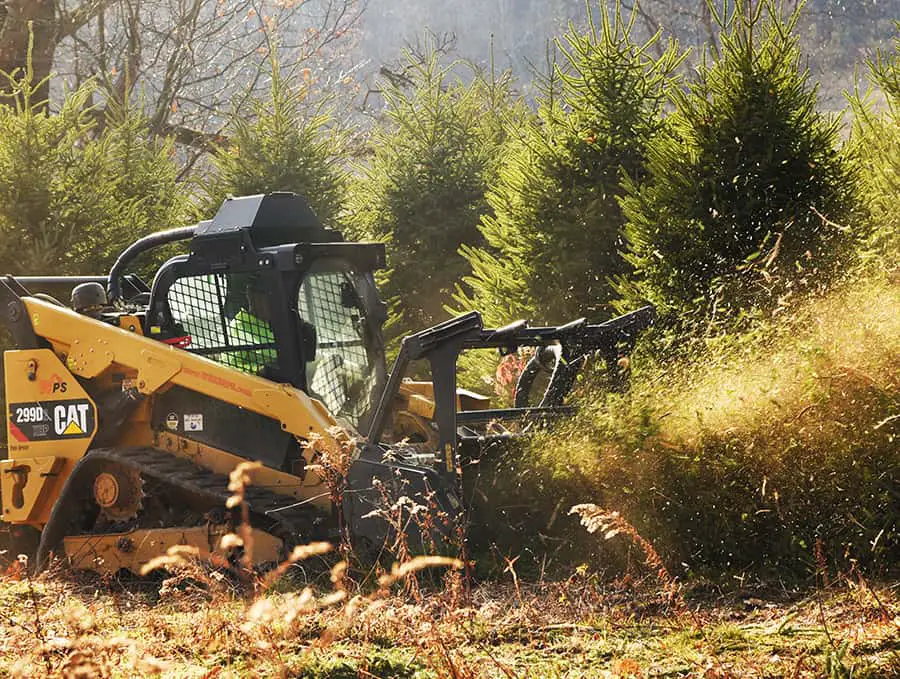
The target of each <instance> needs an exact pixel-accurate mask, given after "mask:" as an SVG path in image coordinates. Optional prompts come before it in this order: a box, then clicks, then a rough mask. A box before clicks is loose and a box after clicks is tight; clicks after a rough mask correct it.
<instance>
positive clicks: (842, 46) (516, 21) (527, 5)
mask: <svg viewBox="0 0 900 679" xmlns="http://www.w3.org/2000/svg"><path fill="white" fill-rule="evenodd" d="M795 2H796V0H795ZM795 2H786V3H785V4H786V5H788V6H791V5H793V4H795ZM592 4H594V5H596V4H597V0H592ZM622 5H623V7H630V5H631V3H627V2H623V3H622ZM640 7H641V12H642V14H641V16H640V18H639V20H638V25H639V26H640V27H642V29H643V30H644V31H645V32H648V33H649V30H650V28H651V27H655V26H656V25H659V26H661V27H662V28H663V30H664V31H665V33H666V34H667V35H669V36H673V37H675V38H677V39H678V41H679V42H680V43H681V44H682V45H683V46H684V47H692V48H694V57H697V56H698V55H699V50H700V49H701V48H702V46H703V45H704V44H705V43H706V42H707V41H708V36H709V27H710V26H711V25H712V22H711V17H709V16H708V15H707V13H706V12H705V0H692V1H688V0H643V2H642V3H641V5H640ZM585 17H586V12H585V5H584V2H582V1H581V0H485V1H484V2H480V3H473V2H470V1H468V0H421V1H420V2H415V3H409V2H405V1H404V0H369V3H368V6H367V8H366V11H365V12H364V14H363V17H362V23H361V41H360V51H361V53H362V56H363V58H365V59H367V60H369V64H368V65H367V68H366V69H365V70H366V71H367V72H370V73H372V72H376V71H377V70H378V68H379V67H380V66H381V65H382V64H385V63H389V62H391V61H392V60H393V59H395V58H396V57H397V54H398V52H399V50H400V49H401V48H402V47H403V45H404V44H405V43H410V44H415V43H416V41H417V40H420V39H421V37H422V35H423V32H424V30H425V28H426V27H428V28H429V29H430V30H431V31H433V32H435V33H437V34H443V33H452V34H454V35H455V38H456V49H457V53H458V54H459V55H460V56H462V57H465V58H468V59H472V60H474V61H477V62H480V63H482V64H485V65H487V64H488V63H489V60H490V54H491V41H492V40H493V48H494V49H493V54H494V59H495V65H496V66H497V68H507V67H511V68H512V69H513V70H514V71H515V72H516V73H517V74H518V75H519V76H520V77H522V78H523V80H530V77H529V64H533V65H535V66H537V67H539V68H540V67H543V66H544V64H545V63H546V55H547V51H546V47H547V43H548V40H549V39H550V38H552V37H553V36H555V35H558V34H560V33H561V32H562V30H563V29H564V27H565V26H567V25H568V23H569V22H574V23H575V24H576V25H580V24H584V23H585V21H586V19H585ZM898 19H900V0H855V1H854V2H846V0H809V2H808V3H807V6H806V10H805V20H804V22H803V26H802V28H801V30H800V35H801V36H802V41H803V47H804V51H805V54H806V56H807V57H808V59H809V66H810V70H811V72H812V75H813V77H814V79H816V80H817V81H819V82H821V88H822V104H823V106H824V107H827V108H841V107H843V99H842V95H841V92H842V90H844V89H847V88H851V87H852V82H853V68H854V66H855V65H856V64H857V63H859V62H860V61H862V60H863V59H864V58H865V56H866V55H867V54H869V53H870V52H871V51H872V50H873V49H875V48H877V47H887V46H889V43H890V38H891V35H892V30H893V21H895V20H898Z"/></svg>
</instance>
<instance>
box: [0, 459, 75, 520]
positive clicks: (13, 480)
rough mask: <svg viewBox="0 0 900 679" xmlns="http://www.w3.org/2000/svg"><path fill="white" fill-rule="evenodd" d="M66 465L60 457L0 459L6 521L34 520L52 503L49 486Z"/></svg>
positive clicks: (0, 484) (1, 487)
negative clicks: (0, 460)
mask: <svg viewBox="0 0 900 679" xmlns="http://www.w3.org/2000/svg"><path fill="white" fill-rule="evenodd" d="M65 468H66V460H64V459H63V458H60V457H31V458H28V457H26V458H17V459H15V460H4V461H2V462H0V497H2V498H3V520H4V521H6V522H7V523H34V522H37V521H38V520H39V519H40V518H42V517H41V515H42V514H44V513H46V512H45V511H44V510H45V509H49V507H50V506H51V505H52V502H53V493H52V492H51V491H52V489H53V488H54V487H55V486H56V484H57V481H58V480H59V478H60V476H61V475H62V472H63V470H64V469H65Z"/></svg>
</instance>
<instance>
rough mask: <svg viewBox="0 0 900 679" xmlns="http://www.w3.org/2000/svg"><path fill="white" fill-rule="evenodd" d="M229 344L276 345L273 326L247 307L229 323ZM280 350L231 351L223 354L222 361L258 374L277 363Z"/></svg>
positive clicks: (272, 348) (244, 370)
mask: <svg viewBox="0 0 900 679" xmlns="http://www.w3.org/2000/svg"><path fill="white" fill-rule="evenodd" d="M228 341H229V344H233V345H238V346H243V345H247V344H255V345H260V344H264V345H274V344H275V335H274V334H273V333H272V328H271V327H270V326H269V324H268V323H266V322H265V321H263V320H262V319H259V318H257V317H256V316H254V315H253V314H251V313H250V312H249V311H247V310H246V309H241V310H240V311H238V313H237V315H236V316H235V317H234V318H233V319H231V321H230V322H229V323H228ZM277 361H278V352H277V351H276V350H275V348H274V347H271V348H268V347H266V348H260V349H247V350H244V351H229V352H227V353H225V354H223V355H222V361H221V362H222V363H223V364H225V365H229V366H231V367H233V368H237V369H238V370H241V371H243V372H247V373H251V374H253V375H256V374H257V373H259V371H260V370H262V369H263V368H264V367H265V366H267V365H270V364H272V363H277Z"/></svg>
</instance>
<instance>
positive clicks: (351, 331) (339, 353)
mask: <svg viewBox="0 0 900 679" xmlns="http://www.w3.org/2000/svg"><path fill="white" fill-rule="evenodd" d="M298 307H299V309H300V315H301V316H302V317H303V319H304V320H306V321H307V322H309V323H312V324H313V325H314V326H315V328H316V358H315V361H313V362H312V363H311V364H307V379H308V383H309V390H310V393H311V395H312V396H314V397H315V398H318V399H319V400H321V401H322V402H323V403H324V404H325V405H326V407H327V408H328V409H329V410H330V411H331V412H333V413H340V414H342V415H345V416H348V417H350V418H351V419H358V418H359V417H360V416H361V415H362V414H363V413H365V412H366V410H368V408H369V405H370V400H371V392H372V388H373V386H374V380H375V376H374V374H373V371H372V370H371V369H370V366H369V355H368V352H367V351H366V345H365V339H364V338H365V330H364V328H363V326H362V324H363V314H362V310H361V305H360V303H359V302H358V300H357V299H356V297H355V293H354V292H353V287H352V285H351V283H350V281H349V280H348V278H347V276H346V275H345V274H343V273H341V272H322V273H311V274H309V275H308V276H307V277H306V279H305V280H304V281H303V284H302V285H301V286H300V296H299V299H298Z"/></svg>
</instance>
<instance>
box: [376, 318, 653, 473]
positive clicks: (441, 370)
mask: <svg viewBox="0 0 900 679" xmlns="http://www.w3.org/2000/svg"><path fill="white" fill-rule="evenodd" d="M655 318H656V313H655V310H654V309H653V307H652V306H645V307H642V308H640V309H638V310H636V311H632V312H631V313H628V314H625V315H623V316H619V317H617V318H613V319H611V320H609V321H606V322H604V323H599V324H589V323H587V321H586V320H585V319H583V318H582V319H579V320H577V321H574V322H572V323H568V324H566V325H562V326H555V327H529V326H528V324H527V323H526V322H525V321H518V322H516V323H513V324H511V325H508V326H505V327H503V328H494V329H486V328H484V326H483V324H482V320H481V314H479V313H478V312H477V311H473V312H470V313H467V314H463V315H461V316H457V317H456V318H453V319H451V320H449V321H445V322H444V323H440V324H438V325H435V326H432V327H431V328H427V329H426V330H422V331H421V332H417V333H415V334H413V335H409V336H407V337H405V338H404V340H403V343H402V344H401V347H400V352H399V353H398V355H397V359H396V361H395V362H394V366H393V368H392V370H391V373H390V377H389V379H388V382H387V384H386V385H385V389H384V392H383V393H382V396H381V400H380V401H379V403H378V408H377V409H376V411H375V415H374V416H373V418H372V425H371V427H370V429H369V432H368V441H369V444H370V447H371V448H372V449H373V453H374V452H375V450H374V449H375V448H377V445H378V443H379V442H380V441H381V435H382V434H383V432H384V429H385V426H386V425H387V422H388V421H389V417H390V413H391V408H392V404H393V403H394V399H395V397H396V395H397V393H398V391H399V389H400V385H401V383H402V381H403V377H404V376H405V374H406V370H407V368H408V366H409V364H410V363H411V362H412V361H416V360H423V359H424V360H427V361H428V362H429V363H430V365H431V377H432V382H433V385H434V413H435V414H434V420H435V423H436V424H437V427H438V432H439V440H440V448H439V452H438V458H439V459H440V460H442V462H443V464H440V465H439V467H440V468H441V470H442V472H443V473H445V474H447V475H453V474H455V469H456V453H457V447H458V445H459V443H460V439H461V437H462V438H465V434H464V433H461V430H460V429H459V427H460V425H468V424H474V423H479V422H480V423H484V422H490V421H494V420H513V419H523V418H524V419H529V418H536V417H546V416H552V415H558V414H568V413H571V412H572V408H571V407H568V406H565V405H563V400H564V399H565V397H566V395H567V394H568V393H569V391H570V390H571V388H572V385H573V384H574V382H575V378H576V377H577V375H578V373H579V372H580V371H581V369H582V368H583V367H584V365H585V363H586V362H587V360H588V358H590V357H591V356H599V357H600V358H602V359H603V360H604V361H605V363H606V366H607V370H608V373H609V375H610V378H611V380H612V382H613V385H614V386H616V384H617V382H620V381H621V371H620V370H619V366H618V362H619V359H621V358H622V356H625V355H627V354H628V353H630V352H631V350H632V349H633V348H634V344H635V341H636V339H637V336H638V334H639V333H640V332H642V331H643V330H645V329H646V328H648V327H649V326H650V325H652V324H653V322H654V320H655ZM523 346H531V347H537V349H538V350H537V352H536V353H535V355H534V357H533V358H532V359H531V360H530V361H529V363H528V364H527V365H526V367H525V369H524V370H523V372H522V374H521V376H520V378H519V383H518V384H517V388H516V407H514V408H503V409H489V410H472V411H457V409H456V405H457V400H456V363H457V360H458V358H459V355H460V353H462V352H463V351H467V350H471V349H492V348H495V349H499V350H500V353H501V354H504V355H506V354H511V353H514V352H515V351H517V350H518V348H519V347H523ZM542 369H547V370H550V371H551V373H552V375H551V378H550V384H549V386H548V388H547V390H546V392H545V393H544V396H543V398H542V399H541V402H540V404H539V405H538V406H537V407H526V406H525V402H526V400H527V395H528V392H529V391H530V389H531V386H532V384H533V382H534V379H535V377H536V376H537V373H539V372H540V371H541V370H542ZM463 431H464V430H463ZM506 436H508V435H506ZM486 438H489V437H484V436H481V437H479V440H482V441H484V440H485V439H486Z"/></svg>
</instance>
